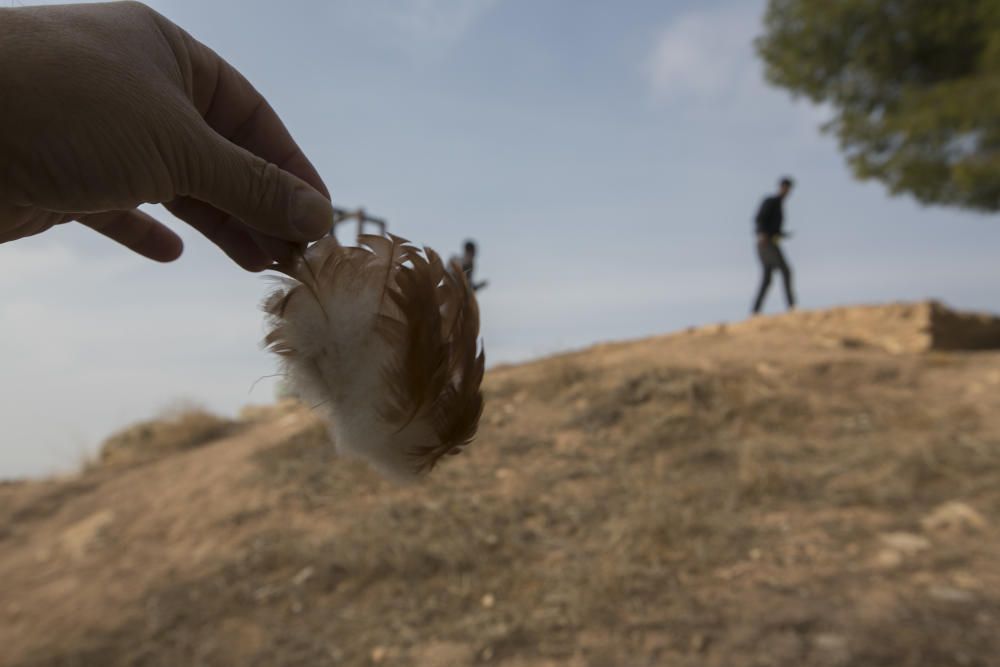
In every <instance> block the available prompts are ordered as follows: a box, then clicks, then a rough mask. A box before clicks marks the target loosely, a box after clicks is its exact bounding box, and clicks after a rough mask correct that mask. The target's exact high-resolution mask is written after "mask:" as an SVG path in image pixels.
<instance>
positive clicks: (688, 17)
mask: <svg viewBox="0 0 1000 667" xmlns="http://www.w3.org/2000/svg"><path fill="white" fill-rule="evenodd" d="M758 9H759V8H758V7H757V6H756V3H740V4H735V5H731V6H718V7H714V8H709V9H699V10H695V11H692V12H688V13H685V14H681V15H679V16H678V17H677V18H675V19H674V20H673V21H671V22H670V24H669V25H667V26H666V28H664V29H663V31H662V32H661V33H660V36H659V38H658V39H657V41H656V44H655V46H654V48H653V50H652V53H651V55H650V57H649V59H648V61H647V63H646V74H647V77H648V80H649V84H650V87H651V89H652V91H653V93H654V94H655V95H656V96H658V97H661V98H671V97H674V96H681V97H688V98H692V97H693V98H697V99H717V98H719V97H721V96H723V95H725V94H726V93H727V92H729V91H732V90H734V89H738V88H744V87H745V86H747V84H748V83H750V84H752V83H754V82H756V81H759V78H760V75H759V71H758V70H759V64H758V63H757V61H756V59H755V55H754V52H753V38H754V36H755V35H756V34H757V32H758V30H759V27H760V12H759V11H758Z"/></svg>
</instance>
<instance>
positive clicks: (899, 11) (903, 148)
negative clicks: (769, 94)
mask: <svg viewBox="0 0 1000 667" xmlns="http://www.w3.org/2000/svg"><path fill="white" fill-rule="evenodd" d="M756 47H757V51H758V53H759V54H760V56H761V57H762V58H763V60H764V63H765V66H766V76H767V79H768V80H769V81H770V82H771V83H773V84H775V85H778V86H781V87H783V88H787V89H788V90H790V91H791V92H792V93H793V94H794V95H796V96H798V95H804V96H806V97H808V98H809V99H811V100H812V101H813V102H816V103H823V104H828V105H829V106H830V107H831V108H832V110H833V112H834V117H833V119H832V120H831V121H830V123H829V124H828V125H827V126H826V127H825V128H824V129H826V130H827V131H830V132H833V133H835V134H836V135H837V137H838V139H839V140H840V145H841V148H842V149H843V151H844V152H845V154H846V156H847V159H848V162H849V163H850V165H851V167H852V169H853V171H854V173H855V175H856V176H858V177H859V178H863V179H869V178H874V179H878V180H880V181H882V182H884V183H885V184H886V185H887V186H888V188H889V190H890V191H891V192H892V193H893V194H899V193H910V194H912V195H914V196H915V197H916V198H917V199H918V200H919V201H921V202H923V203H925V204H948V205H955V206H962V207H965V208H971V209H977V210H981V211H997V210H1000V0H770V1H769V3H768V8H767V13H766V15H765V19H764V33H763V34H762V35H761V36H760V37H759V38H758V39H757V41H756Z"/></svg>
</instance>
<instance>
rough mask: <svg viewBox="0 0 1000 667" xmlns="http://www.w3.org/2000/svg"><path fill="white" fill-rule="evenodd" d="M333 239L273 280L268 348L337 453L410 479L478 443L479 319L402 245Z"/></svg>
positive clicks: (456, 280)
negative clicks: (311, 408)
mask: <svg viewBox="0 0 1000 667" xmlns="http://www.w3.org/2000/svg"><path fill="white" fill-rule="evenodd" d="M360 241H361V243H362V244H363V245H362V247H360V248H358V247H350V246H341V245H340V244H338V243H337V241H336V240H335V239H333V238H326V239H323V240H321V241H319V242H317V243H315V244H313V245H312V246H310V247H309V248H308V249H307V250H306V251H305V252H304V254H303V255H302V256H301V257H300V258H299V259H297V260H296V261H295V262H294V263H293V264H291V265H289V266H286V267H282V268H281V269H280V270H281V271H282V272H283V273H285V274H286V276H287V277H286V278H282V279H280V283H279V286H278V288H277V289H276V290H275V291H274V292H273V293H272V294H271V295H269V297H268V298H267V300H266V302H265V304H264V310H265V311H266V312H267V313H268V324H269V328H270V332H269V333H268V335H267V337H266V338H265V343H266V344H267V346H268V348H269V349H270V350H271V351H272V352H274V353H275V354H278V355H279V356H280V357H281V359H282V366H283V370H284V372H285V375H286V378H287V380H288V381H289V383H290V385H291V386H292V388H293V390H294V391H295V393H296V394H297V395H298V396H299V397H300V398H301V399H302V400H304V401H306V402H307V403H309V405H311V406H314V407H315V409H316V410H318V411H320V412H321V413H322V414H323V415H324V417H325V418H326V419H327V422H328V424H329V427H330V432H331V435H332V436H333V441H334V443H335V445H336V447H337V450H338V451H340V452H341V453H343V454H346V455H350V456H357V457H361V458H364V459H366V460H367V461H369V462H370V463H371V464H372V465H373V466H375V468H377V469H378V470H379V471H380V472H382V473H384V474H386V475H388V476H390V477H394V478H397V479H410V478H413V477H415V476H417V475H419V474H420V473H423V472H426V471H429V470H430V469H431V468H433V467H434V465H435V464H436V463H437V462H438V460H439V459H440V458H441V457H442V456H444V455H445V454H457V453H459V452H460V451H461V448H462V447H463V446H464V445H466V444H468V443H469V442H470V441H471V439H472V437H473V436H474V435H475V432H476V428H477V425H478V422H479V415H480V413H481V412H482V394H481V393H480V391H479V385H480V383H481V382H482V378H483V366H484V355H483V354H482V352H479V351H478V345H479V343H478V336H479V310H478V307H477V305H476V300H475V296H474V295H473V293H472V290H471V289H470V287H469V285H468V283H467V282H466V280H465V276H464V274H463V273H462V272H461V270H454V269H453V270H448V269H446V268H445V266H444V265H443V263H442V262H441V259H440V258H439V257H438V255H437V254H436V253H435V252H434V251H433V250H430V249H429V248H425V249H423V250H420V249H418V248H416V247H414V246H412V245H410V244H409V243H408V242H407V241H405V240H404V239H400V238H398V237H392V236H390V237H388V238H385V237H378V236H362V237H361V238H360Z"/></svg>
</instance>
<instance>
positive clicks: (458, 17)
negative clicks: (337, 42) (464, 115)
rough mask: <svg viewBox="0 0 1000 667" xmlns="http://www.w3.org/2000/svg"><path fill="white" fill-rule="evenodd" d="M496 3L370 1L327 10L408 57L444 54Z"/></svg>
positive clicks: (430, 57)
mask: <svg viewBox="0 0 1000 667" xmlns="http://www.w3.org/2000/svg"><path fill="white" fill-rule="evenodd" d="M497 4H499V0H369V1H368V2H364V3H361V2H358V3H340V4H337V5H333V6H331V7H329V10H330V11H331V13H332V15H333V16H334V17H335V18H336V19H337V20H338V21H339V22H346V23H347V24H354V25H355V26H357V27H358V28H360V29H361V30H362V31H363V32H365V33H368V34H370V35H371V36H372V37H373V38H374V39H376V40H379V41H381V42H384V43H386V44H391V45H392V47H393V48H395V49H399V50H401V51H403V52H405V53H406V54H407V56H409V57H411V58H416V59H418V60H434V59H436V58H439V57H441V56H443V55H444V54H446V53H447V52H448V51H450V50H451V49H452V48H453V47H454V46H455V45H456V44H458V43H459V42H460V41H461V40H462V39H463V38H464V37H465V36H466V35H468V34H469V32H471V31H472V30H473V29H474V28H475V27H476V26H477V25H479V23H480V22H481V21H482V20H483V19H484V18H485V17H486V16H487V14H489V12H490V11H491V10H492V9H493V8H494V7H495V6H496V5H497Z"/></svg>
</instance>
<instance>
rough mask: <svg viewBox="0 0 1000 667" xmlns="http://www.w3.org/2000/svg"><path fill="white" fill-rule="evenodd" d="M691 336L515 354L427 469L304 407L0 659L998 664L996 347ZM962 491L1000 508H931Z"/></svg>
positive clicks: (975, 501)
mask: <svg viewBox="0 0 1000 667" xmlns="http://www.w3.org/2000/svg"><path fill="white" fill-rule="evenodd" d="M755 335H756V334H755ZM746 340H747V344H748V345H749V344H751V343H753V342H755V340H756V339H752V338H747V339H746ZM779 342H780V341H779ZM683 344H684V343H682V342H678V341H677V340H671V339H668V340H666V341H662V342H661V343H659V345H658V346H653V345H650V344H642V345H640V344H637V345H635V346H634V347H626V346H621V347H616V348H614V349H608V350H602V351H600V352H593V353H587V354H579V355H570V356H564V357H559V358H555V359H553V360H550V361H546V362H540V363H537V364H533V365H530V366H525V367H523V368H512V369H504V370H503V371H502V372H498V373H497V374H496V375H495V376H492V377H490V378H489V379H488V384H487V388H486V389H487V396H488V404H487V411H486V413H485V414H484V418H483V427H482V432H481V435H480V438H479V440H478V441H477V442H476V443H475V444H474V445H473V446H472V447H471V448H470V449H469V450H468V452H467V453H466V454H463V455H462V456H460V457H457V458H456V459H454V460H451V461H449V462H448V463H447V465H444V466H443V467H442V468H441V469H439V470H437V471H435V473H434V475H433V476H432V477H431V478H430V480H428V482H427V483H425V484H420V485H416V486H412V487H398V486H393V485H390V484H387V483H385V482H384V481H382V480H380V479H379V478H377V477H376V476H374V475H373V474H372V473H370V472H369V471H368V470H367V469H366V468H365V467H363V466H362V465H360V464H357V463H353V462H349V461H343V460H340V459H337V458H335V457H334V456H333V455H332V452H331V447H330V443H329V442H328V436H327V433H326V430H325V429H324V428H323V427H322V426H321V425H320V424H319V423H317V422H315V421H310V420H308V419H307V418H306V417H305V416H304V413H294V414H291V417H290V416H289V415H290V413H289V412H288V411H287V410H284V411H281V412H279V413H276V414H275V416H274V417H273V422H274V423H277V422H279V421H281V420H286V419H289V418H293V417H295V414H300V415H303V416H302V417H301V418H302V419H306V421H305V422H303V424H304V425H303V426H302V427H301V428H299V429H297V430H295V432H294V433H292V434H291V435H289V436H287V437H283V438H281V439H276V440H273V441H268V442H267V443H266V444H265V445H260V444H255V445H253V447H252V449H251V448H249V445H248V450H247V453H246V459H247V461H248V463H249V465H248V466H247V469H246V470H245V471H243V472H240V473H239V474H238V475H235V473H234V477H233V478H231V479H229V481H228V482H227V484H229V485H230V486H229V487H228V488H230V489H231V491H232V494H233V501H232V507H230V508H229V509H228V510H226V511H227V512H228V514H226V516H227V517H228V518H227V519H226V522H225V523H217V524H214V525H215V526H216V527H215V528H214V532H213V533H212V534H205V535H202V536H200V538H201V539H205V540H210V539H213V540H219V544H225V545H227V546H226V547H225V548H223V547H221V546H220V547H218V548H217V549H216V550H215V551H213V552H212V557H211V558H209V559H207V560H205V561H200V562H199V564H198V566H197V567H195V566H193V565H192V566H188V567H185V562H184V561H180V562H178V563H176V567H174V568H172V569H171V570H170V571H169V574H167V575H165V576H163V577H160V578H158V579H156V580H155V582H154V583H152V584H151V585H148V586H145V587H142V588H138V589H137V590H136V591H135V592H134V601H133V603H132V604H131V606H128V607H125V608H123V611H122V620H121V622H119V623H117V624H116V625H114V626H113V627H112V628H111V629H110V630H104V631H101V632H94V633H91V634H88V635H87V637H86V640H85V641H83V640H81V641H75V643H74V642H70V641H69V640H66V641H59V640H55V641H49V640H46V641H39V642H38V643H37V644H36V645H35V648H34V650H33V651H32V652H30V653H25V654H21V655H20V656H19V658H18V659H17V660H14V661H11V662H9V663H3V660H2V659H0V663H2V664H9V665H11V667H28V666H31V667H41V666H46V667H55V666H57V665H85V666H89V665H107V666H108V667H116V666H125V665H130V666H131V665H139V666H148V667H153V666H159V665H177V664H199V665H205V666H214V665H219V666H220V667H221V666H223V665H233V664H240V665H261V666H265V665H283V666H284V665H287V666H289V667H299V666H302V667H305V666H307V665H308V666H310V667H313V666H316V665H349V666H357V667H360V666H362V665H366V666H367V665H376V664H377V665H397V666H409V665H428V666H429V667H447V666H448V665H455V666H461V667H468V666H469V665H474V664H497V665H504V666H507V667H550V666H553V665H569V666H570V667H654V666H659V665H670V666H673V665H677V666H681V667H687V666H690V667H695V666H698V667H701V666H703V665H708V666H718V667H722V666H725V667H762V666H765V665H788V666H796V667H797V666H799V665H810V666H817V667H839V666H844V665H858V666H861V665H864V666H866V667H868V666H874V667H881V666H884V667H889V666H895V665H903V666H917V665H935V666H938V665H940V666H949V665H955V666H959V665H962V666H971V667H993V666H994V665H996V664H997V661H996V656H997V655H1000V635H998V634H997V633H996V632H995V629H996V627H998V625H1000V566H998V564H997V560H996V553H998V551H1000V534H998V531H997V525H996V523H995V517H996V516H1000V429H998V425H1000V421H998V417H997V415H1000V397H998V396H996V392H989V391H983V392H981V393H978V394H975V393H968V392H969V390H968V387H971V386H973V385H974V384H975V382H980V381H981V378H983V377H989V374H990V373H993V372H996V371H998V370H1000V355H992V356H991V355H979V356H975V357H973V356H963V355H960V354H955V355H951V356H949V357H948V361H947V363H942V361H941V359H942V357H938V356H935V357H929V358H928V357H918V356H890V355H887V354H884V353H882V352H880V351H878V350H876V349H869V348H864V349H858V348H849V349H843V350H834V351H830V350H829V348H826V347H823V348H816V349H806V350H804V351H803V350H799V351H798V352H797V353H796V354H791V353H790V352H788V347H787V346H782V345H778V344H775V343H774V342H768V344H767V345H761V349H763V350H764V351H763V352H757V353H751V352H744V354H743V356H742V357H733V356H729V357H727V356H726V354H728V353H729V352H730V351H731V350H732V347H733V345H734V343H733V342H731V341H729V342H727V341H726V340H725V339H721V340H720V339H719V338H718V337H716V338H711V339H709V338H707V337H706V338H705V339H699V340H693V341H692V342H690V343H689V344H690V345H691V348H690V349H686V348H683ZM998 377H1000V374H998ZM295 418H297V417H295ZM270 423H271V422H269V421H268V418H267V417H266V415H265V416H264V417H261V418H260V421H259V425H258V427H257V428H267V427H268V425H269V424H270ZM253 433H254V432H251V433H248V434H247V442H251V441H252V437H253ZM231 446H236V445H231ZM206 454H208V452H206ZM200 455H201V453H199V456H200ZM213 479H214V478H213ZM213 483H218V482H217V481H214V482H213ZM0 490H2V489H0ZM90 492H91V493H96V492H99V489H98V490H97V491H90ZM196 492H198V489H192V490H191V491H190V493H191V494H195V495H196ZM243 494H253V495H252V497H253V498H257V496H258V495H259V494H263V497H264V498H266V501H262V500H260V499H259V498H257V500H255V501H254V502H253V503H251V502H250V501H249V500H248V499H247V497H246V496H244V495H243ZM0 498H2V497H0ZM949 501H958V502H960V503H962V504H963V505H964V506H966V507H968V508H971V509H972V510H973V511H974V512H977V513H978V515H979V516H981V517H985V519H984V520H985V523H984V524H983V525H982V526H978V527H977V526H967V527H966V528H963V529H958V530H953V531H951V532H937V531H936V530H932V529H931V528H928V526H929V525H930V524H928V523H927V522H926V521H925V519H926V518H927V517H928V516H930V515H932V513H934V512H935V511H937V510H938V508H939V507H941V506H942V505H943V504H944V503H946V502H949ZM191 509H192V511H194V510H195V509H202V507H198V508H196V507H194V506H193V507H192V508H191ZM217 509H218V508H217ZM218 511H220V512H221V511H222V509H218ZM45 516H48V517H51V516H53V515H52V514H47V515H45ZM42 520H46V519H44V517H42V518H39V517H36V518H33V519H31V521H42ZM150 520H152V518H150ZM23 521H28V520H27V519H24V520H23ZM236 534H238V535H239V536H240V537H239V539H236V538H235V537H227V536H229V535H236ZM900 534H902V536H903V537H899V535H900ZM0 539H3V538H2V537H0ZM893 540H895V541H893ZM907 545H909V546H907ZM128 563H129V560H128V558H127V553H121V554H119V553H107V554H105V560H104V561H103V562H102V567H107V568H120V570H115V571H116V572H118V571H120V572H121V573H122V574H121V576H122V577H128V576H129V575H128V572H129V570H128V565H127V564H128ZM65 567H67V568H74V567H79V566H78V565H75V564H73V563H67V564H65ZM3 573H4V570H3V569H2V561H0V574H3ZM92 594H93V595H97V593H96V592H93V593H92ZM2 613H3V612H2V609H0V625H2V621H3V620H4V618H3V616H2ZM85 622H86V620H85V619H81V620H79V623H85ZM44 636H45V637H53V636H57V635H54V634H53V633H52V632H51V631H50V632H48V633H47V634H45V635H44Z"/></svg>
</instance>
